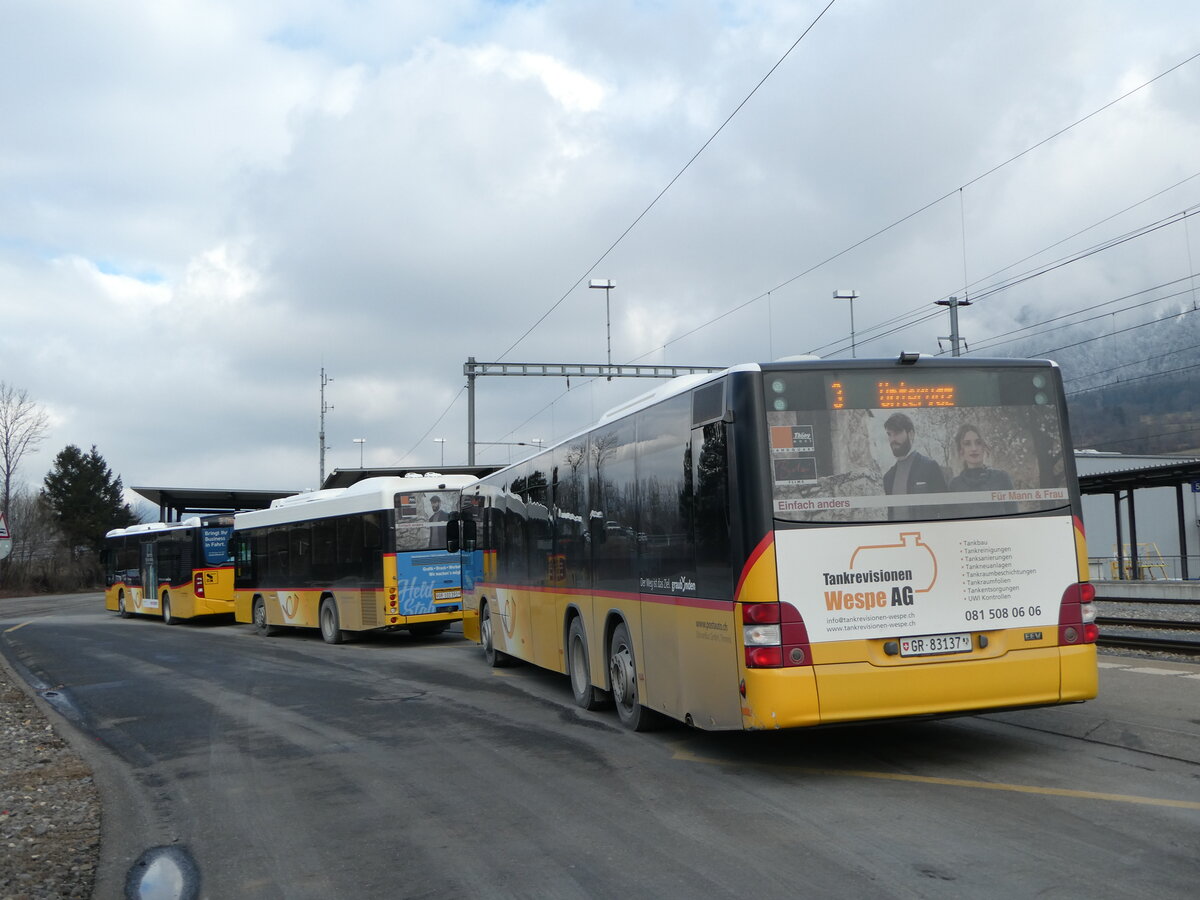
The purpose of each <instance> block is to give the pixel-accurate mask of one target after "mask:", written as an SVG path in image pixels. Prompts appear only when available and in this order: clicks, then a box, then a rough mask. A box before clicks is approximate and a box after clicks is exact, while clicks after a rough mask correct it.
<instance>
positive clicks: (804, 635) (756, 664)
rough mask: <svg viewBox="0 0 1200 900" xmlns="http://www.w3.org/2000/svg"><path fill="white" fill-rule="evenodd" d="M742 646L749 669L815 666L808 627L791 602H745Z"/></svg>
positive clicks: (743, 607)
mask: <svg viewBox="0 0 1200 900" xmlns="http://www.w3.org/2000/svg"><path fill="white" fill-rule="evenodd" d="M742 645H743V647H744V648H745V651H746V667H747V668H749V669H780V668H785V667H789V666H811V665H812V653H811V651H810V649H809V645H808V629H807V628H805V627H804V619H802V618H801V617H800V613H799V612H797V611H796V607H794V606H792V605H791V604H790V603H783V602H780V603H745V604H743V605H742Z"/></svg>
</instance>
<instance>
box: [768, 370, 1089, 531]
mask: <svg viewBox="0 0 1200 900" xmlns="http://www.w3.org/2000/svg"><path fill="white" fill-rule="evenodd" d="M764 391H765V400H766V408H767V423H768V428H769V435H768V446H769V447H770V466H771V483H772V494H773V502H774V510H775V516H776V518H778V519H783V520H785V521H792V522H880V521H889V520H890V521H919V520H927V519H957V518H981V517H991V516H999V515H1012V514H1016V513H1027V512H1037V511H1041V510H1048V509H1058V508H1062V507H1066V506H1069V505H1070V494H1069V491H1068V489H1067V477H1066V469H1065V461H1064V458H1063V439H1062V433H1063V427H1062V418H1061V412H1060V410H1059V407H1058V398H1059V389H1058V383H1057V370H1054V369H1051V368H1049V367H1036V368H1033V367H1030V368H1008V367H1005V368H982V367H981V368H979V369H966V368H955V369H950V368H929V369H925V370H922V369H911V370H901V369H897V368H888V369H881V370H876V371H870V370H865V369H853V370H847V371H845V372H837V371H828V370H826V371H795V372H790V371H768V372H765V373H764Z"/></svg>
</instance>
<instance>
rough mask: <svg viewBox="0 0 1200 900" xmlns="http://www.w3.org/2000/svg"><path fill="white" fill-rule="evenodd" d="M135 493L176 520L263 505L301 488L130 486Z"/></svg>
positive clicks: (168, 519)
mask: <svg viewBox="0 0 1200 900" xmlns="http://www.w3.org/2000/svg"><path fill="white" fill-rule="evenodd" d="M130 490H132V491H133V492H134V493H136V494H139V495H140V496H142V497H145V498H146V499H147V500H149V501H150V502H151V503H154V504H156V505H157V506H158V510H159V520H160V521H163V522H172V521H179V520H181V519H183V518H184V517H185V516H189V515H210V514H220V513H235V512H243V511H245V510H248V509H266V508H267V507H268V506H270V505H271V501H272V500H277V499H278V498H280V497H290V496H291V495H292V494H298V493H300V491H298V490H291V491H266V490H248V489H245V488H176V487H131V488H130Z"/></svg>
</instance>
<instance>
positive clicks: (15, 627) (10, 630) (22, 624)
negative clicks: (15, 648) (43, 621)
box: [4, 619, 36, 634]
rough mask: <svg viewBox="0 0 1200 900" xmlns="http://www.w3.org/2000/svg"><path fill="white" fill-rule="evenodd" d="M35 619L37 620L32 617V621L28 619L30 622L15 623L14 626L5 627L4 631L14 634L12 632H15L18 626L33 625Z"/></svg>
mask: <svg viewBox="0 0 1200 900" xmlns="http://www.w3.org/2000/svg"><path fill="white" fill-rule="evenodd" d="M34 621H36V620H33V619H31V620H30V621H28V622H22V623H21V624H20V625H14V626H13V627H12V628H5V629H4V633H5V634H12V633H13V632H14V631H16V630H17V629H18V628H24V627H25V626H26V625H32V624H33V623H34Z"/></svg>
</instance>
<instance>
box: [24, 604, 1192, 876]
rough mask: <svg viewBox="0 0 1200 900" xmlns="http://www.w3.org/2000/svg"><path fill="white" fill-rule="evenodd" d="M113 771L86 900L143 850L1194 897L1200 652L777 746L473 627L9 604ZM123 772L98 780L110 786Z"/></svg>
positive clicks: (290, 868) (27, 643) (344, 863)
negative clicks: (388, 629) (970, 711)
mask: <svg viewBox="0 0 1200 900" xmlns="http://www.w3.org/2000/svg"><path fill="white" fill-rule="evenodd" d="M0 647H2V649H3V652H4V653H5V654H6V655H7V656H9V658H10V659H15V660H17V661H18V662H19V663H20V664H21V665H22V666H24V667H25V668H26V669H28V671H29V672H31V673H32V675H33V676H34V678H35V679H38V680H40V682H41V686H42V687H43V688H44V689H45V690H46V691H49V692H52V696H51V699H52V700H53V701H54V702H55V704H56V706H57V708H58V709H59V710H60V711H61V712H62V713H63V714H64V715H65V716H67V717H68V718H70V719H71V720H72V721H74V722H75V723H76V725H77V726H78V728H79V729H81V731H82V732H83V734H84V735H85V736H87V738H88V739H89V740H90V741H92V742H93V743H94V745H95V746H97V747H98V749H97V750H96V751H95V752H94V753H91V754H89V755H90V757H91V758H92V761H93V763H96V761H97V760H99V761H100V764H101V765H102V766H103V767H104V768H105V770H106V772H105V777H104V778H101V779H100V783H101V786H102V788H103V789H104V791H105V818H104V849H103V857H104V858H103V859H102V864H101V873H100V881H99V882H98V886H97V892H96V896H98V897H109V896H119V893H118V891H119V889H120V886H121V884H122V883H123V881H124V878H125V873H126V871H127V870H128V869H129V868H130V867H131V866H132V865H133V864H134V863H135V861H136V860H137V859H138V858H139V856H140V855H141V854H142V853H143V851H145V850H146V849H147V848H150V847H172V848H174V850H175V851H176V852H177V853H178V854H179V855H180V857H181V858H182V859H185V860H187V859H190V860H192V861H194V864H195V867H196V871H197V873H198V877H199V883H200V894H201V896H204V897H211V898H232V897H237V898H284V897H286V898H322V900H324V898H332V897H338V898H341V897H348V898H357V897H361V898H375V897H380V898H384V897H386V898H395V897H426V896H429V897H433V896H436V897H439V898H446V897H493V896H496V897H554V898H569V897H617V896H629V897H689V898H690V897H697V896H699V897H704V898H706V900H709V898H719V897H739V898H742V897H755V898H770V897H787V898H796V897H804V898H812V897H818V898H820V897H839V898H840V897H852V896H871V897H934V898H936V897H947V898H949V897H955V898H958V897H964V896H965V897H1004V898H1006V900H1007V898H1012V897H1031V896H1035V895H1036V896H1042V897H1089V898H1104V897H1155V898H1164V897H1189V898H1190V897H1193V896H1195V894H1196V891H1197V883H1198V880H1200V863H1198V862H1197V856H1196V848H1197V846H1198V845H1200V666H1196V665H1189V664H1184V663H1149V662H1146V661H1142V660H1133V659H1128V658H1123V657H1118V656H1111V655H1109V656H1106V657H1104V659H1105V664H1104V668H1103V669H1102V672H1101V697H1100V699H1098V700H1096V701H1092V702H1090V703H1087V704H1082V705H1076V706H1071V707H1065V708H1057V709H1048V710H1031V711H1025V712H1015V713H1004V714H996V715H990V716H983V717H971V718H961V719H953V720H943V721H934V722H909V723H903V724H883V725H872V726H859V727H853V728H842V729H836V730H835V729H830V730H820V731H808V732H790V733H783V734H743V733H725V734H708V733H703V732H695V731H690V730H687V729H686V728H684V727H683V726H671V727H668V728H665V729H664V730H661V731H658V732H654V733H650V734H632V733H628V732H626V731H624V730H622V729H621V728H620V727H619V725H618V724H617V720H616V717H615V714H613V713H612V712H600V713H587V712H583V711H582V710H578V709H577V708H576V707H575V706H574V705H573V704H572V702H571V692H570V688H569V686H568V683H567V680H566V678H565V677H564V676H557V675H552V674H549V673H545V672H542V671H539V670H536V669H533V668H530V667H519V668H515V669H509V670H496V671H493V670H491V669H489V668H487V667H486V666H485V664H484V662H483V660H482V656H481V654H480V651H479V650H478V649H477V648H476V647H474V645H472V644H469V643H467V642H465V641H463V640H462V639H461V637H460V635H459V634H457V633H449V634H446V635H443V636H441V637H438V638H433V639H424V640H417V639H413V638H410V637H408V636H407V635H406V634H403V633H401V634H396V635H387V636H383V637H379V638H375V639H372V640H366V641H361V642H357V643H352V644H346V645H342V646H329V645H326V644H324V643H322V642H321V641H320V639H319V638H318V637H316V636H315V635H313V634H289V635H284V636H281V637H276V638H262V637H259V636H257V635H256V634H255V633H254V632H253V630H252V629H251V628H250V627H249V626H242V625H235V624H232V623H219V624H213V623H203V624H184V625H180V626H176V627H167V626H165V625H163V624H162V623H161V622H159V621H157V620H150V619H132V620H123V619H119V618H118V617H117V616H116V615H115V614H112V613H107V612H105V611H104V610H103V604H102V601H101V599H100V598H99V597H98V596H96V595H93V596H90V597H79V598H65V599H64V598H57V599H52V600H49V601H34V600H31V601H22V602H21V603H17V604H14V603H13V602H12V601H6V603H5V605H4V606H3V607H0ZM106 786H107V787H106Z"/></svg>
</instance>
